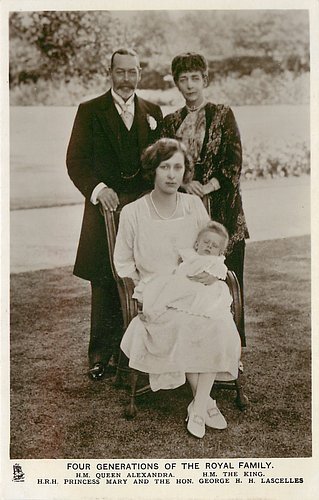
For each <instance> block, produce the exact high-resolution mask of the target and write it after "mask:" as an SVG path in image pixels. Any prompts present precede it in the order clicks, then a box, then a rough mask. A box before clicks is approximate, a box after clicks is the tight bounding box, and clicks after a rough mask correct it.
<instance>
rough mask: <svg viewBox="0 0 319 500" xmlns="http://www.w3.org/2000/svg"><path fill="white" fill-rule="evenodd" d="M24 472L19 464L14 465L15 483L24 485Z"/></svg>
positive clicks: (13, 479)
mask: <svg viewBox="0 0 319 500" xmlns="http://www.w3.org/2000/svg"><path fill="white" fill-rule="evenodd" d="M24 476H25V474H24V472H23V471H22V467H21V465H19V464H14V465H13V478H12V481H14V482H15V483H23V482H24Z"/></svg>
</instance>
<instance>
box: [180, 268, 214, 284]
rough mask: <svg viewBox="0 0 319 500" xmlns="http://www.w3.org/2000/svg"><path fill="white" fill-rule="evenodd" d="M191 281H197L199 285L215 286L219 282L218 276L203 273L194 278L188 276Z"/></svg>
mask: <svg viewBox="0 0 319 500" xmlns="http://www.w3.org/2000/svg"><path fill="white" fill-rule="evenodd" d="M187 277H188V278H189V279H190V280H191V281H197V282H198V283H202V284H203V285H213V283H216V281H218V278H216V276H213V275H212V274H209V273H207V272H206V271H203V272H202V273H199V274H195V275H194V276H187Z"/></svg>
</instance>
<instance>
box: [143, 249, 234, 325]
mask: <svg viewBox="0 0 319 500" xmlns="http://www.w3.org/2000/svg"><path fill="white" fill-rule="evenodd" d="M179 253H180V256H181V258H182V259H183V262H182V263H181V264H180V265H179V266H178V267H177V268H176V270H175V271H174V273H173V274H171V275H170V276H157V277H155V278H152V279H151V280H150V281H149V282H148V283H146V285H145V287H144V290H143V298H142V303H143V318H144V321H148V322H149V321H156V320H159V318H160V316H161V315H162V314H164V313H165V312H166V310H167V309H168V308H171V309H176V310H178V311H183V312H185V313H187V314H192V315H195V316H205V317H207V318H213V319H216V318H218V321H219V322H222V321H223V320H224V317H225V316H227V313H228V312H229V310H230V306H231V303H232V297H231V295H230V292H229V289H228V286H227V285H226V283H225V282H224V281H222V280H225V279H226V275H227V267H226V266H225V264H224V260H225V257H224V255H218V256H217V255H198V253H197V252H196V251H195V250H194V249H193V248H188V249H182V250H180V252H179ZM204 271H205V272H208V273H209V274H211V275H213V276H215V277H216V278H217V281H216V282H215V283H213V284H212V285H209V286H205V285H203V284H202V283H199V282H196V281H192V280H190V279H189V277H190V276H195V275H197V274H199V273H202V272H204Z"/></svg>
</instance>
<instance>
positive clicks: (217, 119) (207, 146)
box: [162, 53, 249, 334]
mask: <svg viewBox="0 0 319 500" xmlns="http://www.w3.org/2000/svg"><path fill="white" fill-rule="evenodd" d="M172 74H173V78H174V82H175V84H176V86H177V88H178V89H179V91H180V92H181V93H182V95H183V97H184V98H185V101H186V105H185V106H184V107H183V108H181V109H178V110H177V111H175V113H171V114H169V115H167V116H166V117H165V119H164V127H163V133H162V135H163V136H164V137H172V138H176V139H180V140H181V141H183V143H184V144H185V145H186V146H187V149H188V153H189V155H190V156H191V158H192V160H193V163H194V177H193V180H192V181H191V182H190V183H189V184H188V185H185V186H183V187H184V189H185V191H186V192H187V193H189V194H195V195H198V196H200V197H201V198H202V197H203V196H204V195H205V194H208V195H209V204H210V211H211V217H212V219H213V220H216V221H218V222H220V223H221V224H223V225H224V226H225V227H226V229H227V230H228V233H229V244H228V247H227V251H226V261H225V264H226V266H227V267H228V269H230V270H232V271H234V272H235V273H236V276H237V278H238V281H239V284H240V286H241V290H242V294H243V285H244V280H243V273H244V255H245V238H249V233H248V229H247V225H246V221H245V215H244V212H243V207H242V199H241V192H240V174H241V168H242V149H241V141H240V135H239V131H238V128H237V124H236V121H235V118H234V115H233V112H232V110H231V109H230V108H229V107H228V106H225V105H223V104H213V103H212V102H208V101H207V100H206V99H205V96H204V89H205V88H206V87H207V84H208V65H207V61H206V59H205V58H204V57H203V56H202V55H200V54H194V53H185V54H180V55H178V56H176V57H175V58H174V59H173V61H172ZM241 333H242V334H244V319H243V321H242V327H241Z"/></svg>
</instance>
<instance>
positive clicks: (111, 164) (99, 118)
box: [67, 91, 163, 282]
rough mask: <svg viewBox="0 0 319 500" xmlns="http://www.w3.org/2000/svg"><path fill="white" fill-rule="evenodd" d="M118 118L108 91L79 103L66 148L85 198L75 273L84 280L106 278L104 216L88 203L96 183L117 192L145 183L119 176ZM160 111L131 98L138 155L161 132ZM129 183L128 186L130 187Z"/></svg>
mask: <svg viewBox="0 0 319 500" xmlns="http://www.w3.org/2000/svg"><path fill="white" fill-rule="evenodd" d="M120 120H121V118H120V117H119V114H118V112H117V110H116V108H115V105H114V102H113V99H112V95H111V92H110V91H108V92H107V93H106V94H103V95H102V96H100V97H97V98H95V99H92V100H90V101H87V102H85V103H82V104H80V106H79V108H78V111H77V114H76V117H75V121H74V125H73V129H72V134H71V138H70V142H69V146H68V151H67V168H68V173H69V176H70V178H71V179H72V181H73V182H74V184H75V186H76V187H77V188H78V189H79V190H80V191H81V193H82V194H83V195H84V197H85V208H84V216H83V222H82V229H81V235H80V241H79V246H78V251H77V256H76V262H75V266H74V274H75V275H76V276H79V277H80V278H84V279H87V280H89V281H97V282H99V281H101V280H103V281H104V280H105V279H106V280H109V279H111V269H110V266H109V260H108V250H107V241H106V232H105V225H104V219H103V217H102V215H101V214H100V211H99V204H98V205H93V204H92V202H91V201H90V198H91V195H92V191H93V189H94V188H95V186H97V184H99V183H100V182H104V183H105V184H106V185H107V186H108V187H110V188H112V189H114V191H116V193H117V194H118V195H119V197H121V195H122V194H132V193H130V191H134V194H138V193H136V186H137V185H138V191H139V192H140V193H142V192H143V191H144V190H145V189H146V188H147V187H148V186H147V185H146V184H145V182H144V181H143V179H142V176H141V173H140V172H139V173H138V174H137V177H136V178H134V182H133V183H132V182H131V181H130V180H126V179H124V178H123V176H122V175H121V172H123V171H124V172H125V171H127V165H125V158H124V157H123V150H122V148H121V127H122V122H121V121H120ZM162 120H163V117H162V112H161V109H160V107H159V106H157V105H155V104H152V103H150V102H148V101H145V100H144V99H141V98H140V97H137V96H135V118H134V127H135V130H136V133H137V144H138V155H139V157H140V155H141V153H142V151H143V149H144V148H145V147H146V146H148V145H149V144H151V143H153V142H155V141H156V140H157V139H158V138H159V136H160V132H161V127H162ZM130 186H131V187H130Z"/></svg>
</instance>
